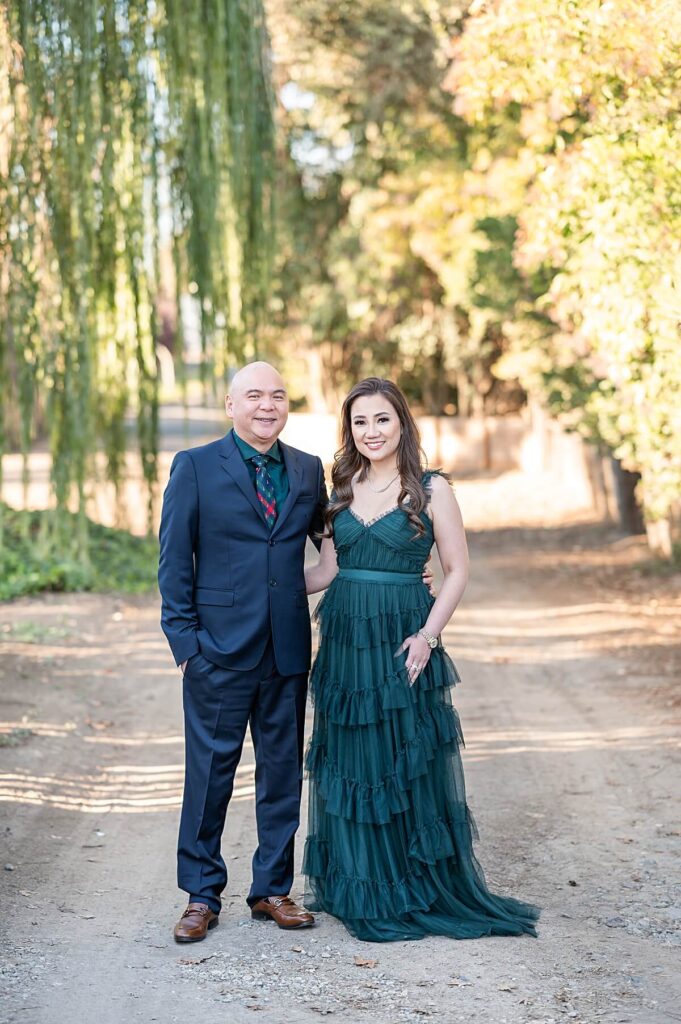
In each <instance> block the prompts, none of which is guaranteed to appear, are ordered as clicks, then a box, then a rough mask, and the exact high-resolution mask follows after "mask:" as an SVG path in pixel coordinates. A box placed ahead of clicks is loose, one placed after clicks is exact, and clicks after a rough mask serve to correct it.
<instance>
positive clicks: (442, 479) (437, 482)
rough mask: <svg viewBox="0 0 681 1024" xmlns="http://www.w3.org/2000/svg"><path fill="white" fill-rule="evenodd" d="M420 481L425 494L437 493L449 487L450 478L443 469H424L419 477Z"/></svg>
mask: <svg viewBox="0 0 681 1024" xmlns="http://www.w3.org/2000/svg"><path fill="white" fill-rule="evenodd" d="M421 482H422V483H423V486H424V487H425V489H426V493H427V494H438V493H442V492H443V491H445V490H450V489H451V478H450V476H449V473H445V471H444V469H426V470H424V472H423V475H422V477H421Z"/></svg>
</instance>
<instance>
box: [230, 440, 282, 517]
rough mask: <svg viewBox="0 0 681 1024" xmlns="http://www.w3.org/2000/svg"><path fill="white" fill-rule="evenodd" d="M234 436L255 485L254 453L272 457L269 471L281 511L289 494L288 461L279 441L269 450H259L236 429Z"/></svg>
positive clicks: (275, 497)
mask: <svg viewBox="0 0 681 1024" xmlns="http://www.w3.org/2000/svg"><path fill="white" fill-rule="evenodd" d="M232 434H233V436H234V443H235V444H236V446H237V448H238V449H239V451H240V452H241V454H242V456H243V460H244V462H245V463H246V469H247V470H248V475H249V476H250V478H251V480H252V481H253V487H254V488H255V463H253V462H251V459H252V457H253V456H254V455H268V456H269V458H270V461H269V463H268V464H267V472H268V473H269V475H270V480H271V481H272V487H273V488H274V500H275V501H276V503H277V512H281V506H282V505H283V504H284V501H285V500H286V498H287V496H288V491H289V486H288V473H287V472H286V463H285V462H284V457H283V455H282V453H281V448H280V446H279V442H278V441H275V442H274V444H273V445H272V447H271V448H270V450H269V451H267V452H259V451H258V450H257V448H253V447H251V445H250V444H248V443H247V442H246V441H244V440H242V438H240V437H239V435H238V434H237V432H236V430H232Z"/></svg>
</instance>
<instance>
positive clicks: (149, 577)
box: [0, 506, 158, 601]
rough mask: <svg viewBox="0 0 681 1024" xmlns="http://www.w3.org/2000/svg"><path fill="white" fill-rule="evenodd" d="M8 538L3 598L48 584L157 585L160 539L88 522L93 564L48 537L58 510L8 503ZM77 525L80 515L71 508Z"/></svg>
mask: <svg viewBox="0 0 681 1024" xmlns="http://www.w3.org/2000/svg"><path fill="white" fill-rule="evenodd" d="M2 512H3V519H4V541H3V545H2V547H1V548H0V600H3V601H6V600H8V599H10V598H13V597H20V596H21V595H22V594H35V593H38V592H39V591H43V590H51V591H71V590H102V591H110V590H123V591H126V592H127V593H133V594H137V593H143V592H146V591H148V590H151V589H152V588H154V587H155V585H156V568H157V564H158V542H157V540H156V539H155V538H153V537H134V536H132V534H130V533H127V532H126V531H125V530H115V529H112V528H110V527H107V526H102V525H101V524H99V523H93V522H89V523H88V531H89V535H90V538H91V547H90V551H91V557H90V560H89V562H88V563H87V564H84V563H83V561H82V560H81V561H78V560H76V559H74V558H67V557H60V554H59V552H58V551H55V549H54V547H53V546H52V545H50V544H49V543H46V542H45V537H46V536H47V537H49V535H50V531H49V525H50V524H49V520H50V518H51V517H53V516H54V514H55V513H53V512H44V511H41V512H23V511H22V512H17V511H15V510H14V509H10V508H8V507H7V506H4V507H3V508H2ZM66 515H67V525H68V526H70V528H71V529H72V530H73V529H75V528H76V526H77V516H75V515H73V514H70V513H67V514H66Z"/></svg>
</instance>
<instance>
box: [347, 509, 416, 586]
mask: <svg viewBox="0 0 681 1024" xmlns="http://www.w3.org/2000/svg"><path fill="white" fill-rule="evenodd" d="M420 518H421V521H422V523H423V526H424V532H423V533H422V534H421V535H420V536H418V537H415V536H414V534H415V532H416V531H415V529H414V526H413V524H412V523H411V522H410V521H409V517H408V516H407V513H406V512H405V511H404V510H403V509H401V508H399V507H396V508H393V509H389V510H388V511H387V512H385V513H383V515H381V516H379V517H378V518H376V519H373V520H371V521H370V522H367V523H365V522H363V520H361V519H360V518H359V517H358V516H357V515H355V513H354V512H352V511H351V510H350V509H343V511H342V512H339V513H338V515H337V516H336V518H335V520H334V544H335V547H336V554H337V557H338V567H339V569H378V570H383V571H388V572H421V571H422V570H423V566H424V565H425V562H426V559H427V558H428V555H429V553H430V549H431V547H432V546H433V524H432V522H431V519H430V517H429V515H428V514H427V512H425V511H424V512H422V513H421V516H420Z"/></svg>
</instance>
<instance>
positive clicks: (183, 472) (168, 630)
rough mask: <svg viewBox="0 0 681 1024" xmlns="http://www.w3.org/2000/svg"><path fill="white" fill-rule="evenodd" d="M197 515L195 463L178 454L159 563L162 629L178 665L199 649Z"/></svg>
mask: <svg viewBox="0 0 681 1024" xmlns="http://www.w3.org/2000/svg"><path fill="white" fill-rule="evenodd" d="M198 513H199V495H198V486H197V483H196V472H195V470H194V463H193V461H192V458H191V456H190V455H189V453H188V452H178V454H177V455H176V456H175V458H174V459H173V464H172V466H171V467H170V479H169V480H168V484H167V486H166V489H165V493H164V495H163V511H162V513H161V528H160V530H159V541H160V557H159V563H158V585H159V589H160V591H161V627H162V629H163V632H164V633H165V635H166V637H167V638H168V643H169V644H170V649H171V650H172V652H173V656H174V658H175V662H176V663H177V664H178V665H181V664H183V663H184V662H185V661H187V660H188V659H189V658H191V656H192V655H193V654H196V652H197V651H198V649H199V643H198V640H197V639H196V631H197V629H198V625H199V624H198V619H197V617H196V606H195V604H194V550H195V547H196V534H197V529H198Z"/></svg>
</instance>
